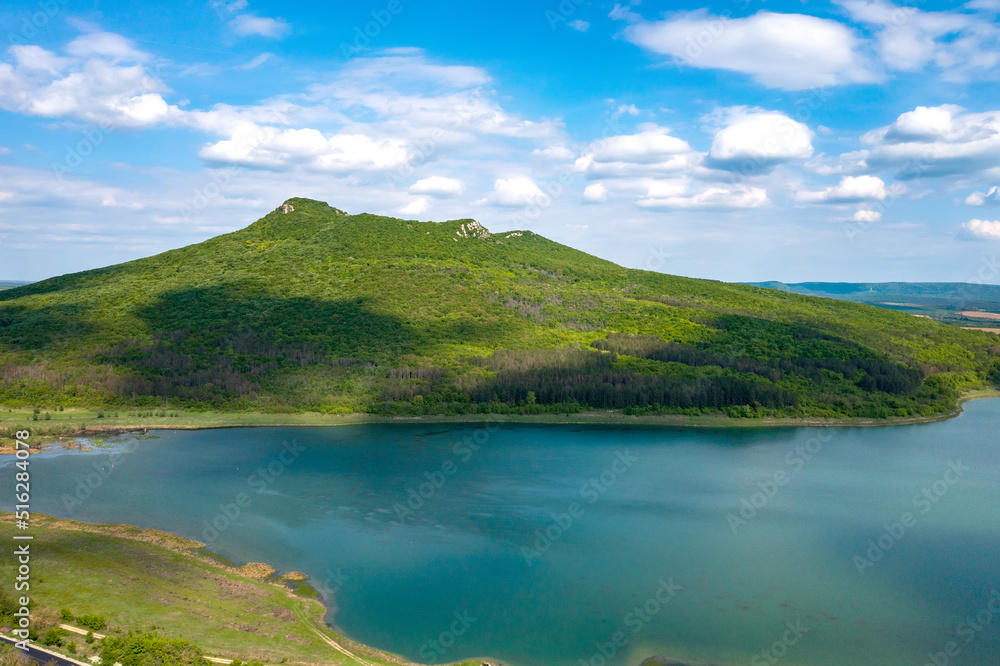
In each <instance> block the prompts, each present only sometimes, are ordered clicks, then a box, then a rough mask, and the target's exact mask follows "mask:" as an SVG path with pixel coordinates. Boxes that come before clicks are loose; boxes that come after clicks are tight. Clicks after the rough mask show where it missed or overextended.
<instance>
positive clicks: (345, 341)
mask: <svg viewBox="0 0 1000 666" xmlns="http://www.w3.org/2000/svg"><path fill="white" fill-rule="evenodd" d="M286 203H287V204H288V205H289V206H290V207H292V208H293V209H294V210H292V211H291V212H288V213H284V212H282V208H278V209H276V210H275V211H273V212H271V213H269V214H268V215H266V216H265V217H263V218H261V219H260V220H258V221H257V222H255V223H253V224H252V225H250V226H249V227H247V228H246V229H243V230H241V231H237V232H234V233H231V234H227V235H224V236H219V237H217V238H213V239H211V240H208V241H205V242H203V243H199V244H197V245H193V246H189V247H186V248H181V249H178V250H173V251H170V252H165V253H163V254H160V255H157V256H154V257H149V258H146V259H141V260H137V261H133V262H129V263H126V264H120V265H116V266H111V267H108V268H102V269H97V270H92V271H86V272H83V273H75V274H71V275H65V276H61V277H57V278H52V279H49V280H45V281H43V282H39V283H35V284H30V285H26V286H20V287H16V288H12V289H7V290H3V291H0V404H2V405H4V406H7V407H35V408H39V409H44V410H53V409H59V408H64V407H71V406H89V407H106V408H124V409H129V408H136V409H139V408H158V409H163V408H176V409H180V408H188V409H222V410H257V411H273V412H281V411H302V410H310V411H320V412H328V413H347V412H369V413H377V414H448V413H466V414H474V413H480V414H486V413H541V412H564V413H567V412H578V411H581V410H586V409H592V408H596V409H612V410H621V411H622V412H623V413H625V414H659V413H682V414H702V413H725V414H728V415H730V416H742V417H756V416H805V415H811V416H831V417H832V416H866V417H888V416H909V415H933V414H937V413H941V412H943V411H946V410H948V409H950V408H952V407H953V405H954V403H955V401H956V400H957V399H958V397H959V395H960V394H961V393H962V392H963V391H965V390H967V389H970V388H980V387H983V386H987V385H991V384H995V383H996V382H997V381H998V380H1000V371H998V368H1000V338H998V337H997V336H996V335H995V334H992V333H986V332H978V331H968V330H961V329H958V328H954V327H950V326H946V325H943V324H940V323H938V322H934V321H930V320H928V319H922V318H917V317H913V316H910V315H908V314H905V313H900V312H893V311H890V310H884V309H879V308H875V307H872V306H868V305H861V304H855V303H848V302H843V301H834V300H828V299H821V298H813V297H808V296H802V295H797V294H793V293H788V292H784V291H777V290H772V289H765V288H759V287H752V286H747V285H737V284H726V283H720V282H714V281H709V280H696V279H690V278H682V277H677V276H671V275H664V274H660V273H653V272H648V271H640V270H632V269H626V268H622V267H620V266H617V265H615V264H612V263H610V262H607V261H604V260H601V259H598V258H596V257H593V256H590V255H587V254H585V253H582V252H579V251H576V250H573V249H571V248H568V247H566V246H563V245H560V244H558V243H554V242H552V241H549V240H547V239H545V238H542V237H541V236H538V235H536V234H533V233H531V232H528V231H522V232H506V233H500V234H491V233H490V232H488V231H487V230H485V229H484V228H482V227H481V226H479V225H478V224H477V223H475V222H474V221H472V220H457V221H451V222H443V223H433V222H417V221H412V220H399V219H394V218H386V217H379V216H374V215H367V214H362V215H348V214H347V213H345V212H343V211H341V210H338V209H336V208H332V207H330V206H328V205H327V204H325V203H322V202H318V201H311V200H308V199H291V200H289V201H288V202H286Z"/></svg>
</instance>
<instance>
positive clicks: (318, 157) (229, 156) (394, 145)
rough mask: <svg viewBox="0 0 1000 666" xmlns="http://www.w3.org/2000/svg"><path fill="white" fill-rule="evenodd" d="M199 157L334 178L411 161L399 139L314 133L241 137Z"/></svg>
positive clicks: (216, 145)
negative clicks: (307, 171) (301, 170)
mask: <svg viewBox="0 0 1000 666" xmlns="http://www.w3.org/2000/svg"><path fill="white" fill-rule="evenodd" d="M198 155H199V157H201V158H202V159H203V160H205V161H207V162H215V163H223V164H240V165H244V166H252V167H256V168H266V169H278V170H283V169H287V168H290V167H294V166H302V167H305V168H308V169H311V170H315V171H323V172H329V173H335V174H346V173H352V172H358V171H384V170H386V169H392V168H395V167H399V166H400V165H402V164H404V163H405V162H406V161H407V159H408V154H407V150H406V146H405V144H404V143H403V142H402V141H400V140H398V139H392V138H385V139H379V140H376V139H372V138H371V137H369V136H365V135H364V134H333V135H329V136H327V135H324V134H323V133H322V132H320V131H319V130H315V129H285V130H280V131H268V130H265V131H263V132H261V133H249V134H242V135H239V136H236V137H234V138H232V139H226V140H224V141H219V142H217V143H214V144H211V145H209V146H206V147H204V148H203V149H202V150H201V151H200V152H199V154H198Z"/></svg>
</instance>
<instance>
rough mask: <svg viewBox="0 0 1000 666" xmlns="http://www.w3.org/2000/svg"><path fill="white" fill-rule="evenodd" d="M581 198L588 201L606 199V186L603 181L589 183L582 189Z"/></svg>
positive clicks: (602, 200) (597, 201)
mask: <svg viewBox="0 0 1000 666" xmlns="http://www.w3.org/2000/svg"><path fill="white" fill-rule="evenodd" d="M583 200H584V201H586V202H588V203H602V202H604V201H607V200H608V188H607V187H606V186H605V185H604V183H591V184H590V185H587V187H585V188H584V190H583Z"/></svg>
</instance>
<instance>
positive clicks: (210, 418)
mask: <svg viewBox="0 0 1000 666" xmlns="http://www.w3.org/2000/svg"><path fill="white" fill-rule="evenodd" d="M997 397H1000V391H997V390H992V389H984V390H977V391H968V392H966V393H965V394H964V395H963V396H962V398H961V400H960V401H959V403H958V404H957V405H956V407H955V408H954V409H952V410H950V411H948V412H944V413H941V414H935V415H933V416H926V417H925V416H907V417H889V418H884V419H871V418H859V417H838V418H801V417H800V418H775V417H764V418H731V417H728V416H724V415H721V414H713V415H703V416H685V415H664V416H629V415H627V414H623V413H622V412H621V411H616V410H592V411H586V412H579V413H575V414H551V413H549V414H525V415H521V414H489V415H483V414H452V415H430V416H410V417H387V416H378V415H373V414H361V413H356V414H320V413H318V412H301V413H292V414H268V413H263V412H213V411H185V410H167V411H159V412H145V413H141V414H137V413H135V412H126V411H119V412H114V411H102V412H97V411H91V410H86V409H67V410H65V411H62V412H58V411H57V412H54V413H51V412H50V413H48V418H46V416H45V413H40V414H38V415H36V414H33V412H32V410H29V409H3V408H2V407H0V434H4V433H6V434H7V436H8V437H10V436H12V435H13V433H14V432H15V431H16V430H19V429H24V428H27V429H29V430H30V431H31V433H32V437H33V442H32V443H33V444H34V443H39V438H41V440H42V441H49V442H51V441H57V440H59V439H62V438H73V437H83V436H101V435H110V434H115V433H124V432H141V431H144V430H200V429H208V428H241V427H256V426H339V425H352V424H363V423H481V422H483V421H494V422H503V423H526V424H591V425H615V426H630V425H635V426H669V427H702V428H760V427H782V426H786V427H788V426H791V427H796V426H856V427H872V426H892V425H911V424H916V423H929V422H933V421H941V420H944V419H948V418H952V417H954V416H957V415H958V414H960V413H961V411H962V407H961V405H962V403H965V402H967V401H969V400H976V399H980V398H997ZM36 416H37V417H38V420H34V419H35V417H36ZM6 448H9V447H0V453H3V452H7V453H9V452H10V451H7V450H6Z"/></svg>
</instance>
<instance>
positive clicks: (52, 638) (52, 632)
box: [42, 627, 69, 645]
mask: <svg viewBox="0 0 1000 666" xmlns="http://www.w3.org/2000/svg"><path fill="white" fill-rule="evenodd" d="M68 634H69V632H68V631H66V630H65V629H63V628H62V627H49V628H48V629H46V630H45V636H43V637H42V642H43V643H45V644H46V645H62V639H63V638H64V637H66V636H67V635H68Z"/></svg>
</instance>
